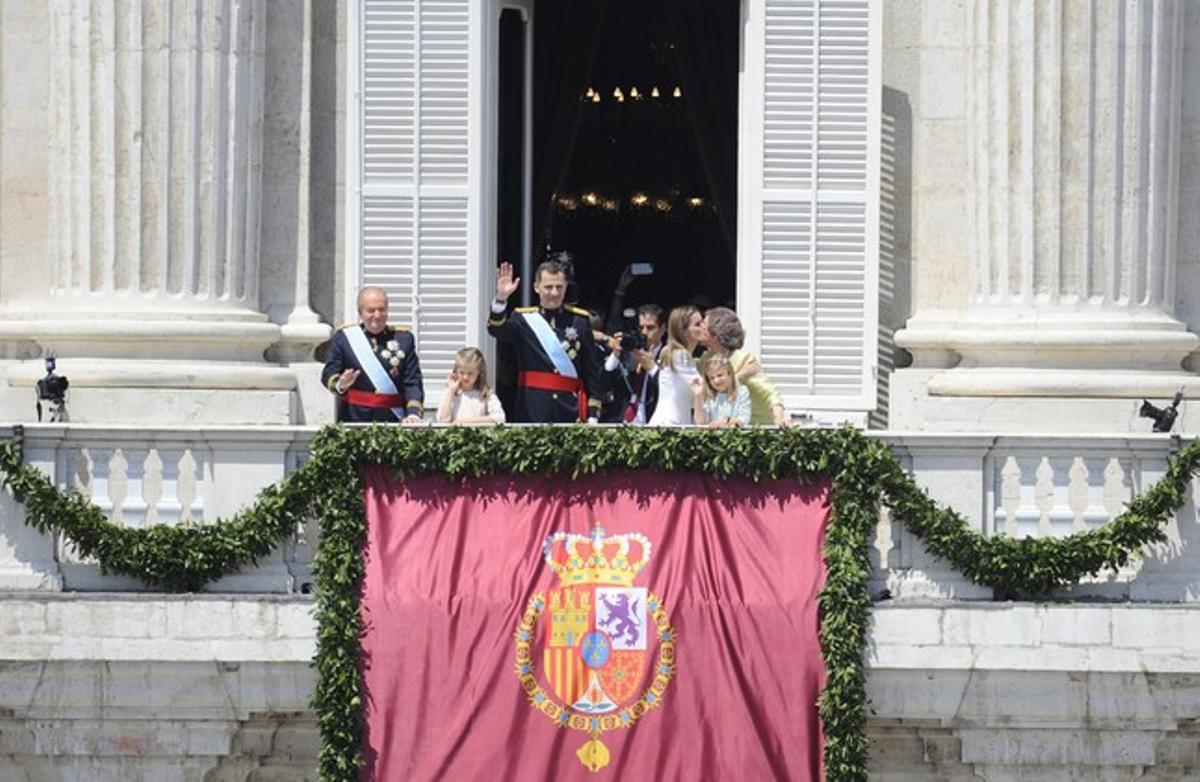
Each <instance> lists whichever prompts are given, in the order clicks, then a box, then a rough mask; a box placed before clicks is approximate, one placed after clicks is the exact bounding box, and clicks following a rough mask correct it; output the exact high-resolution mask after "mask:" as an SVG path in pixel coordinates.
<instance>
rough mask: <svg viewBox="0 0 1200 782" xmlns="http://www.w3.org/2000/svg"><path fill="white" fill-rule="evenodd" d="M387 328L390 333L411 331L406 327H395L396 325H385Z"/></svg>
mask: <svg viewBox="0 0 1200 782" xmlns="http://www.w3.org/2000/svg"><path fill="white" fill-rule="evenodd" d="M387 327H388V328H389V329H391V330H392V331H412V329H411V328H409V327H408V326H403V325H396V324H393V323H389V324H388V325H387Z"/></svg>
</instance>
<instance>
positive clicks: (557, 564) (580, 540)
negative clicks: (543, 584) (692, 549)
mask: <svg viewBox="0 0 1200 782" xmlns="http://www.w3.org/2000/svg"><path fill="white" fill-rule="evenodd" d="M542 553H543V555H544V556H545V558H546V564H547V565H549V566H550V570H551V571H553V572H554V574H555V575H556V576H558V580H559V582H560V583H561V584H562V585H563V586H572V585H575V584H613V585H617V586H633V579H634V576H636V575H637V574H638V573H640V572H641V570H642V568H644V567H646V565H647V564H649V562H650V539H649V538H647V537H646V536H645V535H642V534H640V533H637V532H630V533H625V534H622V535H612V536H608V537H606V536H605V535H604V527H603V526H601V525H600V524H598V523H597V524H596V525H595V526H593V527H592V534H591V535H579V534H576V533H573V532H572V533H568V532H556V533H554V534H553V535H550V536H549V537H547V538H546V542H545V544H544V545H543V546H542Z"/></svg>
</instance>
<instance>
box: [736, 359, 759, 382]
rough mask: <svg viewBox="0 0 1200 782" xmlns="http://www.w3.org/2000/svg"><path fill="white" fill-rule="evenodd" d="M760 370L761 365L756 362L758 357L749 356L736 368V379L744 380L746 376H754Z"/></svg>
mask: <svg viewBox="0 0 1200 782" xmlns="http://www.w3.org/2000/svg"><path fill="white" fill-rule="evenodd" d="M760 372H762V365H761V364H759V363H758V359H756V358H754V357H753V356H751V357H750V358H749V359H747V360H746V363H745V364H743V365H742V368H741V369H739V370H738V373H737V379H738V380H745V379H746V378H748V377H754V376H755V375H757V374H758V373H760Z"/></svg>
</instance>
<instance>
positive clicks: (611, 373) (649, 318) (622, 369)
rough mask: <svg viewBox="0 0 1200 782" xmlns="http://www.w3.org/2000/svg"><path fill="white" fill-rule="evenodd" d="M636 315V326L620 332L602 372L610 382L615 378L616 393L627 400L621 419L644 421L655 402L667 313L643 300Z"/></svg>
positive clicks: (637, 422) (651, 412) (648, 417)
mask: <svg viewBox="0 0 1200 782" xmlns="http://www.w3.org/2000/svg"><path fill="white" fill-rule="evenodd" d="M628 312H630V313H633V311H632V310H629V311H628ZM636 316H637V330H636V331H632V330H627V331H626V332H624V333H622V334H621V337H620V340H619V341H618V342H617V343H616V344H615V345H614V347H613V352H612V355H610V356H609V357H608V359H606V360H605V363H604V373H605V377H606V378H612V379H614V380H612V381H610V382H615V388H616V393H618V394H620V395H622V396H623V397H624V398H625V399H626V400H628V401H627V402H626V404H625V406H624V411H623V420H624V421H625V422H626V423H630V424H644V423H646V422H647V421H649V420H650V416H651V415H653V414H654V408H655V406H657V404H658V354H659V353H660V352H662V349H663V344H664V343H665V337H666V335H667V330H666V324H665V323H664V319H665V317H666V313H665V312H664V311H663V308H662V307H660V306H658V305H657V304H643V305H642V306H640V307H638V308H637V312H636ZM628 319H630V320H632V318H631V317H630V318H628Z"/></svg>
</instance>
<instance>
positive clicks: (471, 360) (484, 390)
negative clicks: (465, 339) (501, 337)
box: [454, 348, 492, 399]
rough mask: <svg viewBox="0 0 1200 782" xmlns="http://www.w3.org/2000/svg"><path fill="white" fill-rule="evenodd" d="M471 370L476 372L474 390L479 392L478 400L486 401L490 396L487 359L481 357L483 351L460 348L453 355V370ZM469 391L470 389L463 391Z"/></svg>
mask: <svg viewBox="0 0 1200 782" xmlns="http://www.w3.org/2000/svg"><path fill="white" fill-rule="evenodd" d="M459 367H463V368H464V369H468V368H473V369H475V370H476V371H477V373H478V374H477V376H476V378H475V390H477V391H478V392H479V398H480V399H487V398H488V397H489V396H491V395H492V387H491V386H489V385H488V381H487V359H486V358H484V357H483V351H481V350H480V349H479V348H462V349H461V350H459V351H458V352H457V353H455V354H454V368H455V369H458V368H459ZM464 390H465V391H470V390H471V389H469V388H467V389H464Z"/></svg>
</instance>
